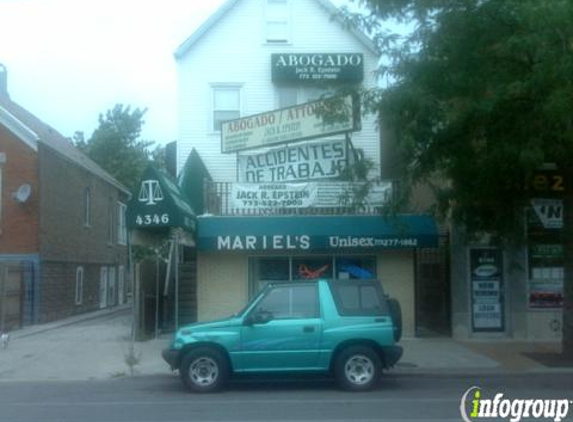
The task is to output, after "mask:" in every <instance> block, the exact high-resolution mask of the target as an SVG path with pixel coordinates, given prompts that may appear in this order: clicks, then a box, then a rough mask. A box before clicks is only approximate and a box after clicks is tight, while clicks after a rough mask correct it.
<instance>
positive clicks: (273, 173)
mask: <svg viewBox="0 0 573 422" xmlns="http://www.w3.org/2000/svg"><path fill="white" fill-rule="evenodd" d="M346 159H347V146H346V141H345V140H343V139H337V140H332V141H326V142H320V143H312V144H302V145H301V144H299V145H293V146H288V147H285V148H276V149H272V150H269V151H267V152H265V153H261V154H254V155H240V156H239V157H238V164H239V181H240V182H250V183H269V182H295V181H303V180H315V179H327V178H333V177H337V176H339V175H340V171H341V170H342V169H343V168H344V167H345V166H346Z"/></svg>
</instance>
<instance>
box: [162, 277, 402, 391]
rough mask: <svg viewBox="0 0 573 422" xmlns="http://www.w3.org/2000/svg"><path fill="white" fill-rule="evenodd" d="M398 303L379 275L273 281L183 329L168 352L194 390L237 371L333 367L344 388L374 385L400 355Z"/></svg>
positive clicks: (219, 384) (217, 385) (306, 370)
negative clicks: (235, 306)
mask: <svg viewBox="0 0 573 422" xmlns="http://www.w3.org/2000/svg"><path fill="white" fill-rule="evenodd" d="M401 325H402V322H401V312H400V306H399V304H398V302H397V301H396V300H394V299H388V298H387V297H386V296H385V295H384V294H383V292H382V288H381V285H380V283H379V282H378V281H375V280H373V281H363V280H360V281H357V280H344V281H325V280H318V281H310V282H297V283H288V284H286V283H285V284H270V285H268V286H267V287H266V288H265V289H264V290H263V291H262V292H261V293H259V294H258V295H257V296H256V297H255V298H254V299H253V300H252V301H251V302H250V303H249V304H248V305H247V307H246V308H245V309H244V310H243V311H241V312H240V313H238V314H235V315H233V316H232V317H230V318H228V319H225V320H221V321H215V322H208V323H198V324H193V325H189V326H185V327H183V328H181V329H179V330H178V331H177V332H176V333H175V336H174V338H173V342H172V343H171V347H170V348H168V349H166V350H164V351H163V358H164V359H165V361H167V363H168V364H169V365H170V366H171V369H173V370H176V369H177V370H179V374H180V377H181V380H182V381H183V384H184V385H185V386H186V387H187V388H189V389H190V390H191V391H194V392H202V393H203V392H211V391H215V390H218V389H220V388H221V387H222V386H223V385H224V384H225V382H226V381H227V380H228V379H229V377H230V376H231V375H232V374H247V373H250V374H252V373H286V372H302V373H327V372H329V373H332V374H333V375H334V376H335V378H336V380H337V381H338V383H339V385H340V386H341V387H342V388H343V389H346V390H353V391H364V390H368V389H370V388H372V387H373V386H374V385H375V384H376V382H377V381H378V379H379V377H380V374H381V372H382V370H383V369H387V368H390V367H392V366H393V365H394V364H395V363H396V362H397V361H398V360H399V359H400V357H401V356H402V348H401V347H400V346H398V345H397V344H396V343H397V342H398V341H399V340H400V337H401V331H402V329H401Z"/></svg>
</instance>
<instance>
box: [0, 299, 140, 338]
mask: <svg viewBox="0 0 573 422" xmlns="http://www.w3.org/2000/svg"><path fill="white" fill-rule="evenodd" d="M131 310H132V307H131V304H126V305H120V306H117V307H115V308H112V309H106V310H104V311H94V312H88V313H85V314H81V315H76V316H73V317H70V318H66V319H63V320H60V321H55V322H51V323H47V324H41V325H32V326H30V327H26V328H23V329H21V330H18V331H13V332H11V333H10V335H11V336H12V338H13V339H22V338H27V337H32V336H35V335H36V334H42V333H45V332H47V331H52V330H57V329H58V328H63V327H68V326H70V325H74V324H79V323H82V322H86V321H92V320H95V319H100V318H107V317H111V316H115V315H117V314H120V313H128V312H130V311H131ZM22 331H27V332H22Z"/></svg>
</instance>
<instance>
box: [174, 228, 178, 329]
mask: <svg viewBox="0 0 573 422" xmlns="http://www.w3.org/2000/svg"><path fill="white" fill-rule="evenodd" d="M174 243H175V246H174V251H175V252H174V253H175V263H174V267H175V268H174V270H175V331H177V330H178V329H179V233H178V232H175V239H174Z"/></svg>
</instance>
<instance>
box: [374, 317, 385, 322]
mask: <svg viewBox="0 0 573 422" xmlns="http://www.w3.org/2000/svg"><path fill="white" fill-rule="evenodd" d="M374 322H388V318H386V317H380V318H374Z"/></svg>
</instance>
